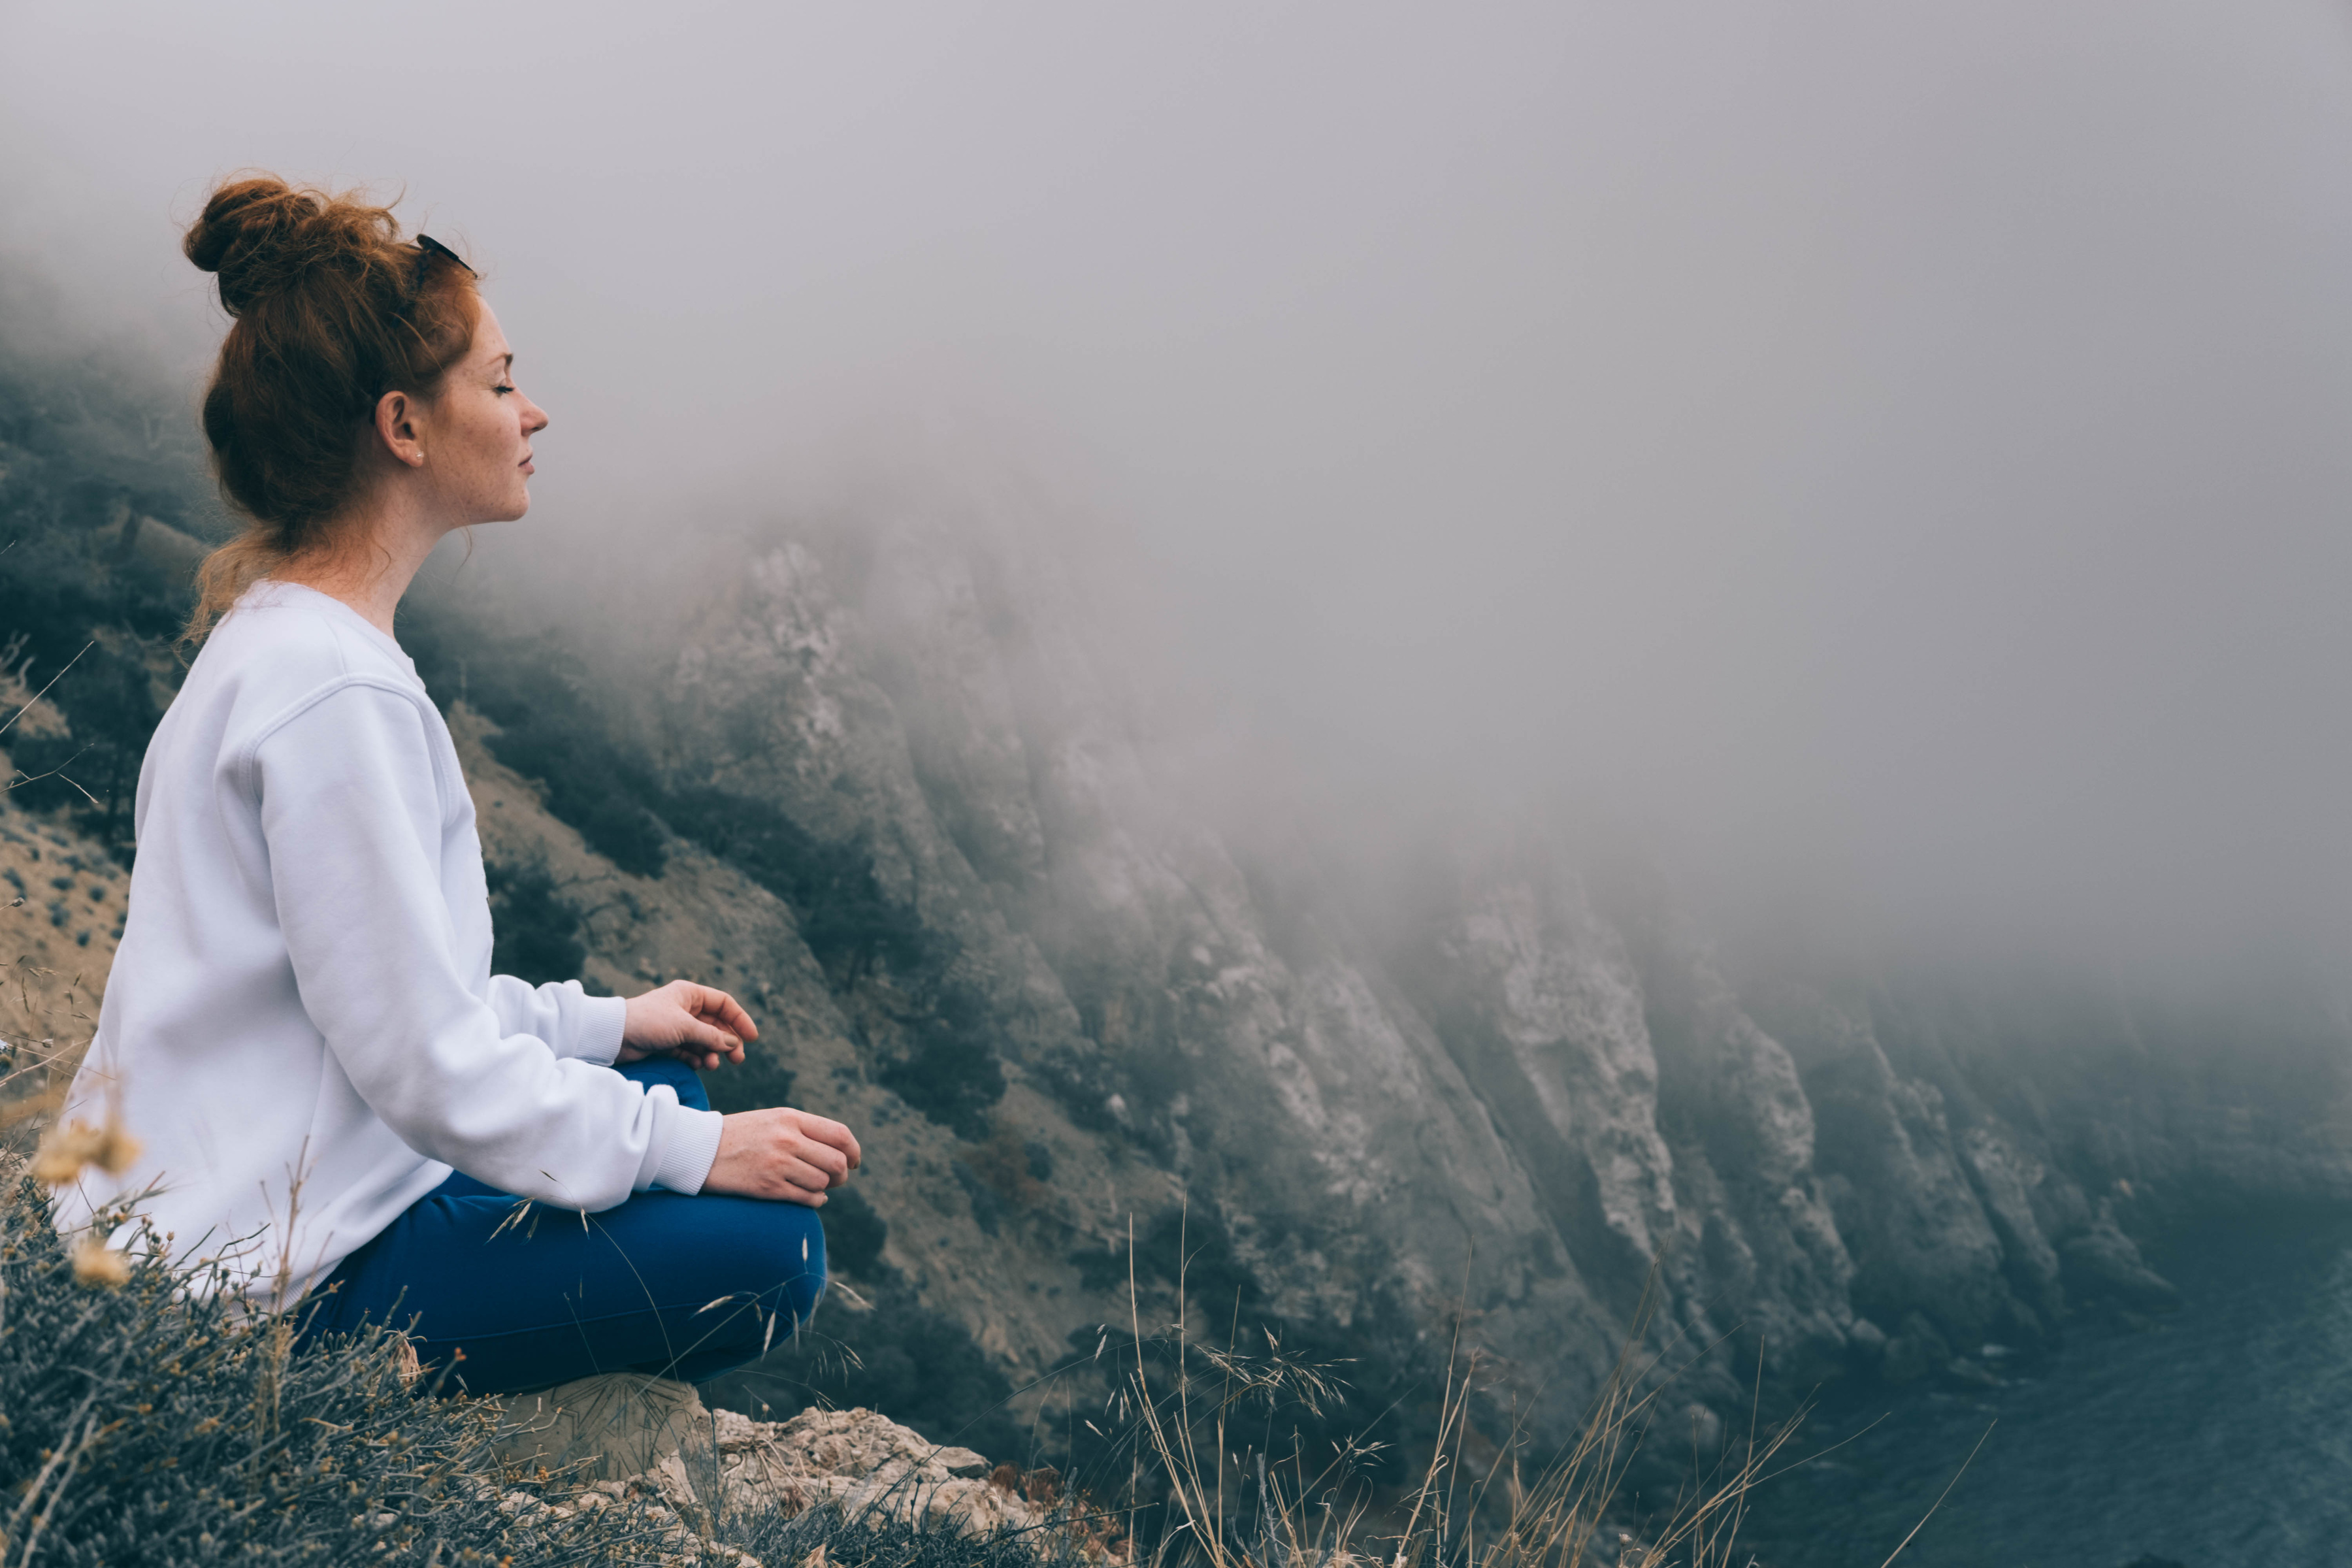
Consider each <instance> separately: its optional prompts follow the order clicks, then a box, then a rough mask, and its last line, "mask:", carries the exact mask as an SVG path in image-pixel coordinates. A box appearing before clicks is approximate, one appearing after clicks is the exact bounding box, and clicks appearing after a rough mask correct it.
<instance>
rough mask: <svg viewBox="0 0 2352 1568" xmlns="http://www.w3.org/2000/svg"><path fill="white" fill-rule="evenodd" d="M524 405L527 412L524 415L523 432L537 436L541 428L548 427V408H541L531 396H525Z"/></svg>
mask: <svg viewBox="0 0 2352 1568" xmlns="http://www.w3.org/2000/svg"><path fill="white" fill-rule="evenodd" d="M523 405H524V409H525V412H524V414H523V416H522V433H523V434H524V435H526V436H536V435H538V434H539V433H540V432H541V430H544V429H546V428H547V425H548V419H547V410H546V409H544V408H541V406H540V405H538V404H536V403H533V402H531V401H530V399H529V398H525V399H524V400H523Z"/></svg>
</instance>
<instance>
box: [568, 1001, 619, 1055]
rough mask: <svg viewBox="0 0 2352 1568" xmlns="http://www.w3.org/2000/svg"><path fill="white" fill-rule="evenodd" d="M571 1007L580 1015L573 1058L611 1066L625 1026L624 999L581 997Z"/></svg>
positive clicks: (573, 1047) (617, 1053) (617, 1051)
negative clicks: (573, 1006)
mask: <svg viewBox="0 0 2352 1568" xmlns="http://www.w3.org/2000/svg"><path fill="white" fill-rule="evenodd" d="M574 1005H575V1006H576V1007H577V1008H578V1010H579V1013H580V1027H579V1030H578V1032H577V1034H576V1035H575V1036H574V1044H573V1046H572V1057H573V1058H574V1059H575V1060H578V1061H583V1062H594V1063H595V1064H596V1065H597V1066H598V1067H600V1068H608V1067H611V1066H612V1065H613V1063H614V1059H615V1058H618V1057H619V1056H620V1054H621V1036H622V1034H623V1032H624V1031H625V1029H626V1027H627V1026H628V1017H629V1002H628V998H627V997H625V996H583V997H582V998H581V999H580V1001H579V1002H578V1003H576V1004H574Z"/></svg>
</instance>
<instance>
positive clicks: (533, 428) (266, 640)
mask: <svg viewBox="0 0 2352 1568" xmlns="http://www.w3.org/2000/svg"><path fill="white" fill-rule="evenodd" d="M398 236H399V228H398V226H397V225H396V224H395V223H394V220H393V217H392V215H391V213H390V212H389V211H388V210H387V209H384V208H383V207H378V206H372V205H367V204H365V203H364V202H362V201H360V200H358V199H355V198H354V197H352V196H350V195H329V194H325V193H319V192H307V191H299V190H295V189H292V188H290V187H289V186H287V185H286V184H283V183H281V182H279V181H278V180H276V179H271V178H266V177H264V178H251V179H245V180H241V181H238V182H236V183H234V184H227V185H224V186H223V187H221V188H220V189H219V190H217V191H215V193H214V195H213V196H212V198H211V200H210V202H209V203H208V204H207V205H206V206H205V210H204V215H203V216H201V217H199V218H198V219H197V220H196V222H195V224H194V226H193V227H191V228H190V229H189V231H188V235H187V240H186V247H185V248H186V251H187V255H188V258H189V259H190V260H192V261H194V263H195V264H196V265H197V266H198V267H200V268H204V269H205V270H206V271H208V272H213V273H215V274H217V275H218V278H219V286H220V297H221V303H222V304H223V305H224V306H225V307H226V309H227V310H228V312H229V314H230V315H231V316H232V317H234V318H235V321H234V323H233V325H232V326H231V327H230V329H229V332H228V335H227V338H226V341H225V342H223V343H222V345H221V353H220V362H219V365H218V367H217V369H216V371H215V375H214V377H213V381H212V384H211V386H210V388H209V390H208V391H207V393H206V395H205V403H204V426H205V436H206V437H207V438H208V439H209V440H210V442H211V444H212V448H213V453H214V458H215V465H216V468H217V469H218V472H219V476H220V480H221V485H222V488H223V489H224V491H225V492H226V495H227V497H228V498H229V500H231V501H232V502H233V503H234V504H235V506H236V508H237V510H239V511H241V512H242V513H244V514H245V515H246V516H247V518H248V519H249V520H250V526H249V527H248V529H247V531H246V532H245V533H244V534H243V536H242V537H240V538H238V539H236V540H235V541H234V542H231V543H229V544H227V545H226V546H224V547H223V548H222V549H220V550H219V551H217V552H215V553H214V554H213V555H212V557H211V558H210V559H208V560H207V561H206V562H205V565H204V568H203V572H202V575H201V579H200V587H201V590H202V597H201V602H200V603H199V605H198V606H197V609H196V612H195V617H194V621H193V623H192V625H191V631H192V633H193V634H194V635H195V636H198V637H205V642H204V647H203V651H202V652H201V653H200V654H199V655H198V656H197V658H196V659H195V661H194V665H193V667H192V668H190V669H189V671H188V676H187V679H186V681H185V683H184V685H183V686H182V688H181V690H180V693H179V695H178V697H177V698H176V699H175V700H173V704H172V706H171V709H170V710H169V711H168V712H167V713H166V714H165V715H164V717H163V723H162V724H161V725H160V726H159V727H158V728H157V730H156V731H155V736H154V739H153V741H152V742H151V743H150V745H149V747H148V751H147V758H146V763H145V765H144V766H143V767H142V770H141V773H140V779H139V795H138V806H137V818H136V822H137V831H138V844H139V856H138V863H137V866H136V868H135V869H134V870H133V873H132V877H131V907H130V915H129V920H128V923H127V925H126V927H125V929H124V932H123V938H122V942H121V950H120V952H118V953H117V955H116V958H115V964H114V971H113V974H112V977H111V979H110V983H109V987H108V992H107V996H106V1003H105V1006H104V1008H103V1009H102V1011H101V1014H100V1021H99V1029H98V1035H97V1038H96V1039H95V1041H94V1042H93V1043H92V1046H91V1047H90V1051H89V1058H88V1059H87V1061H86V1062H85V1064H84V1066H83V1068H82V1069H81V1071H80V1073H79V1076H78V1077H77V1078H76V1079H75V1081H74V1087H73V1090H72V1094H71V1106H72V1108H73V1109H72V1110H69V1111H68V1114H69V1115H71V1114H73V1113H74V1111H75V1110H79V1114H80V1115H81V1116H82V1117H84V1118H86V1119H88V1118H97V1117H101V1116H112V1117H119V1118H120V1119H121V1122H122V1123H123V1124H124V1125H125V1126H126V1127H127V1128H128V1130H129V1131H130V1132H131V1134H132V1135H133V1136H135V1137H137V1138H139V1139H141V1140H142V1141H143V1142H144V1144H145V1152H144V1153H143V1155H142V1156H141V1157H140V1158H139V1159H138V1160H137V1162H136V1163H134V1164H133V1165H132V1166H131V1168H130V1169H129V1170H128V1171H126V1172H124V1173H121V1174H120V1175H118V1176H115V1177H112V1178H108V1177H105V1176H103V1175H102V1174H99V1173H85V1176H84V1179H82V1180H81V1181H80V1182H79V1183H78V1184H75V1185H73V1186H70V1187H68V1188H67V1189H65V1190H63V1191H61V1192H60V1194H59V1195H58V1218H59V1221H60V1224H61V1225H66V1226H72V1225H77V1224H79V1225H89V1224H91V1223H93V1222H94V1221H103V1220H107V1219H118V1218H119V1215H120V1213H121V1210H120V1209H119V1208H118V1207H116V1206H115V1205H121V1204H124V1203H126V1202H131V1201H132V1200H135V1201H136V1209H137V1213H138V1215H140V1216H142V1218H143V1220H144V1221H145V1222H146V1223H148V1224H150V1225H152V1226H153V1229H154V1231H155V1232H156V1233H157V1234H159V1235H163V1236H165V1237H168V1238H169V1247H170V1250H171V1252H172V1254H173V1257H174V1258H178V1259H181V1260H183V1261H201V1260H207V1259H217V1260H219V1261H221V1262H222V1263H224V1264H225V1265H226V1267H227V1268H228V1270H229V1271H230V1278H232V1279H236V1280H237V1281H239V1282H240V1283H241V1284H242V1286H243V1288H244V1289H247V1290H248V1291H249V1292H251V1293H252V1294H253V1295H254V1296H255V1297H256V1298H257V1299H258V1300H260V1301H262V1302H263V1303H265V1304H267V1305H269V1306H273V1307H285V1306H289V1305H290V1304H292V1303H294V1302H296V1301H298V1300H299V1301H300V1302H301V1306H300V1309H299V1316H300V1321H302V1322H303V1324H304V1328H303V1332H304V1333H305V1335H306V1336H315V1335H317V1334H320V1333H324V1332H330V1331H350V1330H352V1329H355V1328H357V1327H358V1326H359V1325H360V1324H361V1323H362V1322H363V1321H368V1320H371V1319H373V1320H374V1321H391V1322H394V1323H395V1324H397V1325H399V1326H401V1327H404V1328H408V1327H410V1325H411V1324H412V1322H413V1323H414V1327H413V1328H411V1329H410V1331H411V1333H412V1336H413V1337H414V1338H415V1342H416V1344H417V1349H418V1351H419V1353H420V1355H421V1357H422V1358H423V1360H424V1361H425V1363H426V1364H427V1365H428V1366H448V1367H453V1368H454V1369H455V1375H456V1377H457V1381H458V1382H460V1383H462V1384H464V1385H465V1386H466V1387H467V1388H468V1389H470V1390H471V1391H473V1392H475V1393H497V1392H503V1391H511V1390H517V1389H524V1388H534V1387H544V1386H547V1385H550V1384H555V1383H560V1382H563V1381H566V1380H569V1379H571V1378H574V1377H579V1376H583V1375H586V1374H588V1373H595V1372H614V1371H622V1370H633V1371H639V1372H649V1373H660V1374H663V1375H667V1376H670V1377H676V1378H681V1379H685V1380H687V1381H689V1382H694V1381H700V1380H703V1379H706V1378H709V1377H710V1376H712V1375H714V1374H716V1373H719V1372H720V1371H722V1370H724V1369H726V1368H728V1367H730V1366H733V1365H736V1364H739V1363H742V1362H744V1361H747V1360H749V1359H751V1357H753V1356H756V1355H758V1354H759V1353H760V1352H761V1350H762V1348H763V1347H764V1346H765V1345H767V1344H768V1343H770V1342H772V1341H773V1340H774V1339H776V1338H778V1337H781V1336H784V1335H789V1334H790V1333H791V1332H792V1331H793V1329H795V1328H796V1327H798V1325H799V1324H800V1323H802V1322H803V1321H806V1319H807V1318H808V1316H809V1314H810V1312H811V1311H812V1310H814V1307H815V1304H816V1300H817V1296H818V1294H819V1292H820V1290H821V1289H822V1288H823V1285H824V1236H823V1232H822V1231H821V1230H820V1229H819V1227H818V1225H817V1221H816V1216H815V1215H814V1213H813V1212H812V1211H813V1210H814V1209H815V1208H816V1207H817V1206H818V1205H822V1204H823V1203H824V1194H825V1193H826V1192H827V1190H828V1189H830V1188H832V1187H835V1186H838V1185H840V1184H842V1182H843V1181H845V1179H846V1178H847V1177H848V1174H849V1173H850V1172H851V1171H853V1170H855V1169H856V1166H857V1163H858V1147H857V1140H856V1138H855V1137H853V1136H851V1134H850V1132H849V1130H848V1129H847V1128H845V1127H843V1126H842V1125H841V1124H840V1123H838V1122H835V1121H826V1120H825V1119H824V1118H823V1117H819V1116H812V1115H809V1114H807V1113H805V1112H803V1111H799V1110H782V1109H779V1110H755V1111H749V1112H743V1113H740V1114H736V1115H730V1116H725V1117H721V1116H719V1115H718V1114H716V1113H715V1112H713V1111H712V1110H710V1108H709V1100H708V1098H707V1097H706V1096H705V1095H704V1094H703V1092H702V1088H701V1082H700V1079H698V1078H697V1076H696V1074H695V1071H694V1069H695V1068H717V1067H718V1066H719V1064H720V1063H722V1062H740V1061H741V1060H742V1059H743V1042H744V1041H746V1040H751V1039H756V1038H757V1037H758V1033H759V1032H758V1030H757V1029H756V1028H755V1027H754V1026H753V1025H752V1022H751V1018H750V1017H749V1016H746V1014H745V1013H744V1011H743V1009H742V1008H741V1007H740V1006H739V1005H737V1004H736V1002H735V1001H734V999H733V998H732V997H730V996H729V995H728V994H726V993H724V992H721V991H716V990H713V989H711V988H709V987H708V986H702V985H696V984H690V983H688V982H684V981H679V982H677V983H674V984H669V985H666V986H663V987H662V988H661V989H659V990H657V991H653V992H650V993H647V994H645V995H642V996H638V997H635V998H632V999H629V1000H627V1001H623V1000H621V999H619V998H616V997H593V996H590V995H588V994H585V993H584V992H583V990H582V989H581V988H580V985H579V984H578V982H576V981H566V982H564V983H563V984H558V985H542V986H540V987H538V988H537V989H533V988H531V987H530V986H529V985H526V984H524V983H522V982H521V981H519V980H515V979H513V978H511V977H509V976H506V975H493V974H492V973H490V972H489V961H490V915H489V905H488V896H487V893H486V890H485V887H484V882H483V875H482V858H481V847H480V844H479V842H478V839H477V837H476V836H475V831H474V811H473V805H472V802H471V800H470V798H469V797H468V795H467V791H466V785H465V781H464V779H463V778H462V777H461V776H460V774H459V772H458V763H457V752H456V750H455V748H454V747H453V746H452V744H451V742H450V738H449V731H448V729H447V726H446V725H445V724H444V723H443V722H442V720H441V716H440V714H439V712H438V711H437V710H436V709H435V707H434V705H433V703H432V701H431V700H429V699H428V698H427V696H426V695H425V688H424V685H423V684H422V682H420V681H419V680H418V679H417V677H416V673H415V666H414V665H412V664H411V663H410V662H409V660H408V659H407V658H406V657H405V656H404V655H403V654H402V652H401V651H400V647H399V644H398V643H397V642H395V641H394V637H393V612H394V608H395V607H396V606H397V605H398V604H399V602H400V597H401V595H402V594H403V593H404V592H405V591H406V589H407V587H408V584H409V582H410V580H411V579H412V578H413V577H414V576H415V574H416V571H417V568H418V567H419V566H421V565H422V564H423V563H424V561H425V557H426V556H427V555H428V554H430V553H431V552H432V550H433V548H434V546H435V545H436V544H437V543H438V542H440V541H441V539H442V538H443V537H444V536H445V535H446V534H447V533H448V532H449V531H451V530H453V529H458V528H463V527H466V526H467V525H469V524H472V523H478V522H493V521H508V520H511V519H514V518H519V517H520V516H522V515H523V512H524V510H526V509H527V508H528V507H529V505H530V494H529V490H528V488H527V483H526V481H527V480H528V479H529V477H530V473H531V471H532V465H531V447H530V441H531V437H533V436H535V435H537V434H538V433H539V432H540V431H541V430H543V429H545V428H546V427H547V422H548V421H547V416H546V415H545V414H544V413H542V412H541V410H540V408H539V407H538V406H537V405H535V404H533V403H532V402H531V401H530V399H529V398H528V397H526V396H524V395H523V394H522V392H521V391H520V388H519V387H518V386H517V385H516V384H515V381H514V375H513V366H514V356H513V354H512V353H510V352H509V349H508V345H507V342H506V338H505V335H504V334H503V333H502V332H501V331H499V322H498V318H497V317H496V316H495V315H494V314H492V312H491V310H490V308H489V306H488V304H487V303H486V302H484V300H482V298H481V296H480V295H479V293H478V291H477V289H476V279H475V275H474V273H473V271H472V269H471V268H468V267H467V265H466V264H465V263H464V262H463V261H462V260H460V259H459V258H457V255H456V254H455V253H454V252H452V251H450V250H449V249H447V248H446V247H444V246H442V245H440V244H439V243H438V242H436V241H435V240H433V239H431V238H429V237H425V236H421V235H420V236H418V237H417V238H416V240H415V242H414V243H404V242H403V241H401V240H400V239H399V237H398ZM616 1064H617V1065H616ZM142 1194H144V1195H142ZM518 1200H530V1203H532V1204H535V1205H545V1206H546V1207H547V1208H551V1209H564V1210H572V1211H576V1217H575V1216H574V1215H555V1214H547V1213H543V1212H537V1211H521V1212H519V1207H518ZM306 1293H307V1294H306Z"/></svg>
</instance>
